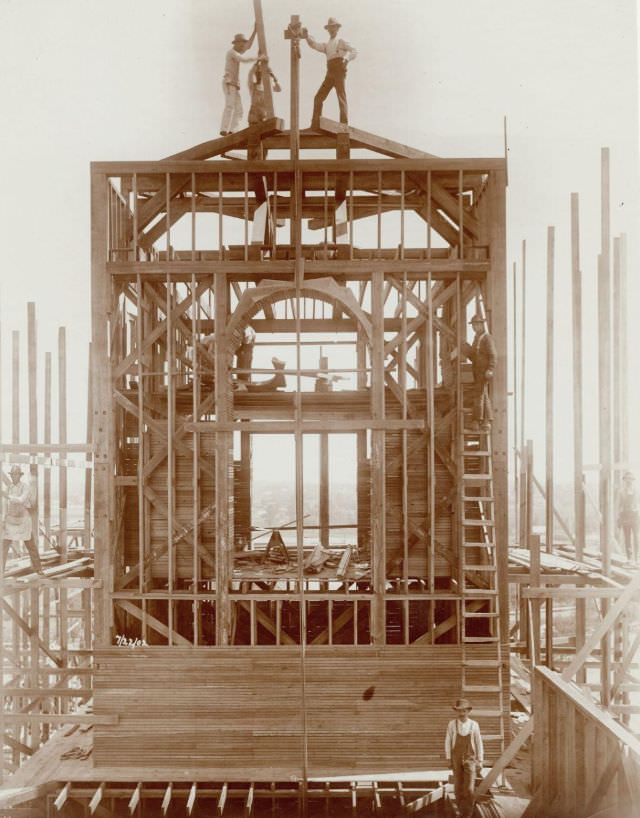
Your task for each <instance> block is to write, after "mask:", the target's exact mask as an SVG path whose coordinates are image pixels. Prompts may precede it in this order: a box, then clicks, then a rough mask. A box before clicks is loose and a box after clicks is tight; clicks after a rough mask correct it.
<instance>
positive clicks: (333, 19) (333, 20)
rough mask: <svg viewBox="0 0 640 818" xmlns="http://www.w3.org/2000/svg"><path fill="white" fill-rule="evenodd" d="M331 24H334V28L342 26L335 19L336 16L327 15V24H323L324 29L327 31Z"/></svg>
mask: <svg viewBox="0 0 640 818" xmlns="http://www.w3.org/2000/svg"><path fill="white" fill-rule="evenodd" d="M332 26H335V27H336V28H340V27H341V26H342V23H339V22H338V21H337V20H336V18H335V17H329V19H328V21H327V25H326V26H325V29H326V30H327V31H329V29H330V28H331V27H332Z"/></svg>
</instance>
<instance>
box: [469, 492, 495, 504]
mask: <svg viewBox="0 0 640 818" xmlns="http://www.w3.org/2000/svg"><path fill="white" fill-rule="evenodd" d="M462 499H463V500H464V502H465V503H472V502H473V503H493V496H492V495H488V496H485V495H483V494H480V495H476V494H463V495H462Z"/></svg>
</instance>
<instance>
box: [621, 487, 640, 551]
mask: <svg viewBox="0 0 640 818" xmlns="http://www.w3.org/2000/svg"><path fill="white" fill-rule="evenodd" d="M634 480H635V478H634V476H633V472H630V471H627V472H625V473H624V476H623V478H622V488H621V489H620V492H619V494H618V497H617V501H618V502H617V505H618V517H617V524H618V528H621V529H622V534H623V536H624V547H625V551H626V553H627V560H628V561H629V562H633V563H637V562H638V555H639V554H640V549H639V544H638V530H639V529H640V525H639V524H638V523H639V518H640V502H638V494H637V492H636V490H635V487H634V485H633V484H634Z"/></svg>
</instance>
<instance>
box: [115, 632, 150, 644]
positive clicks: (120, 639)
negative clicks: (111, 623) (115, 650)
mask: <svg viewBox="0 0 640 818" xmlns="http://www.w3.org/2000/svg"><path fill="white" fill-rule="evenodd" d="M116 645H117V646H118V647H119V648H146V647H148V643H147V642H146V641H145V640H144V639H138V638H137V637H136V638H135V639H132V638H131V637H130V636H123V635H122V634H121V633H119V634H117V636H116Z"/></svg>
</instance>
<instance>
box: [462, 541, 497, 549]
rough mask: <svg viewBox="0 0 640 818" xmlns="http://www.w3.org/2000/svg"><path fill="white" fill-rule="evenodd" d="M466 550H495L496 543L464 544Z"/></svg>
mask: <svg viewBox="0 0 640 818" xmlns="http://www.w3.org/2000/svg"><path fill="white" fill-rule="evenodd" d="M462 545H463V546H464V548H495V547H496V544H495V543H494V542H463V543H462Z"/></svg>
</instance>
